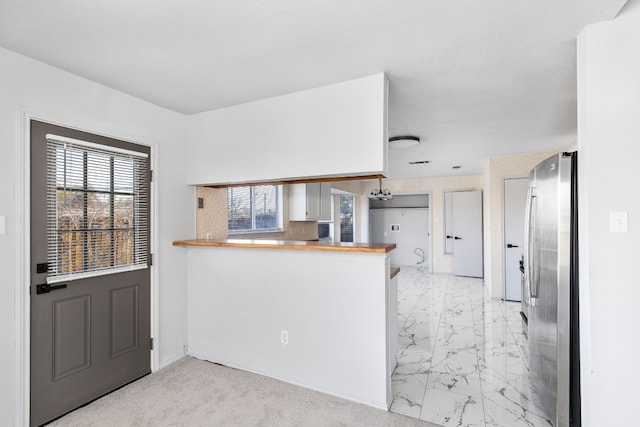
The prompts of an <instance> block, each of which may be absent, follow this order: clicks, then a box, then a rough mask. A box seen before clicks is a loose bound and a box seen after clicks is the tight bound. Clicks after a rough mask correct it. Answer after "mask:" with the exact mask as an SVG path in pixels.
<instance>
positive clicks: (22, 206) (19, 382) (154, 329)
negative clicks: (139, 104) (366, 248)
mask: <svg viewBox="0 0 640 427" xmlns="http://www.w3.org/2000/svg"><path fill="white" fill-rule="evenodd" d="M31 120H38V121H41V122H46V123H50V124H53V125H58V126H64V127H68V128H72V129H77V130H81V131H84V132H89V133H94V134H98V135H102V136H106V137H109V138H114V139H120V140H122V141H127V142H131V143H134V144H138V145H143V146H148V147H150V148H151V164H150V168H151V170H152V171H154V175H155V173H157V172H156V171H157V161H156V158H157V152H158V146H157V144H156V143H154V142H152V141H150V140H148V139H147V138H145V137H141V136H139V135H134V134H132V133H130V132H127V131H126V130H122V129H114V128H112V127H107V126H104V125H101V124H99V123H95V122H87V121H78V120H73V119H69V118H68V117H61V116H57V115H55V114H52V113H49V112H43V111H36V110H33V109H30V108H26V107H22V106H19V107H17V111H16V128H15V140H16V159H15V162H16V168H15V170H16V175H15V192H14V194H15V197H16V216H15V217H16V236H17V238H16V241H15V248H16V256H15V265H14V269H15V278H16V280H15V283H14V288H13V290H14V292H13V294H14V307H15V312H14V319H15V325H16V326H15V344H16V346H15V358H16V368H17V369H16V374H15V375H16V377H15V384H16V389H15V396H16V402H15V405H16V407H15V413H16V420H15V421H16V425H18V426H21V425H28V424H29V400H30V395H31V389H30V380H31V378H30V367H29V366H30V361H31V348H30V341H31V327H30V323H31V320H30V319H31V300H30V296H29V288H30V286H29V284H30V279H31V274H30V267H29V266H30V256H31V255H30V253H31V227H30V219H31V218H30V209H31V202H30V199H31V165H30V155H31V129H30V123H31ZM150 185H151V191H150V199H151V200H150V203H151V212H150V215H151V229H150V232H151V233H150V234H151V236H150V237H151V244H150V248H151V253H152V254H156V253H157V241H158V235H157V233H158V228H157V226H156V224H157V223H158V221H157V218H158V212H157V203H156V200H157V185H156V182H155V180H154V181H152V182H151V183H150ZM149 269H150V270H149V273H150V275H151V277H150V280H151V302H150V303H151V322H150V323H151V337H152V338H154V346H153V347H154V348H153V349H152V350H151V353H150V357H151V372H154V371H156V370H157V369H158V367H159V352H158V351H157V349H158V348H159V345H158V344H159V343H158V341H159V336H158V324H159V323H158V277H157V263H153V264H152V265H151V266H149Z"/></svg>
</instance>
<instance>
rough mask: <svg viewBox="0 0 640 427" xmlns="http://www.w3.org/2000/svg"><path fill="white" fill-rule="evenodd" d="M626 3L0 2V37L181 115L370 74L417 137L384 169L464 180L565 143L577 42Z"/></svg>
mask: <svg viewBox="0 0 640 427" xmlns="http://www.w3.org/2000/svg"><path fill="white" fill-rule="evenodd" d="M625 2H626V0H563V1H558V0H536V1H533V0H525V1H513V0H485V1H477V0H348V1H345V0H190V1H188V2H178V1H175V0H172V1H171V0H153V1H152V0H136V1H125V0H108V1H107V0H92V1H80V0H57V1H51V0H38V1H36V0H0V46H3V47H6V48H8V49H10V50H13V51H16V52H18V53H22V54H24V55H26V56H29V57H32V58H35V59H37V60H40V61H43V62H45V63H48V64H51V65H53V66H56V67H59V68H61V69H64V70H67V71H69V72H72V73H74V74H77V75H80V76H83V77H85V78H88V79H91V80H94V81H96V82H99V83H102V84H104V85H106V86H109V87H112V88H115V89H118V90H121V91H123V92H126V93H129V94H131V95H134V96H136V97H139V98H141V99H144V100H147V101H149V102H151V103H154V104H156V105H159V106H163V107H166V108H168V109H171V110H175V111H177V112H181V113H184V114H191V113H197V112H202V111H207V110H212V109H216V108H220V107H225V106H230V105H235V104H240V103H244V102H249V101H253V100H257V99H262V98H267V97H271V96H276V95H281V94H285V93H289V92H295V91H298V90H303V89H309V88H313V87H318V86H322V85H326V84H331V83H337V82H341V81H345V80H350V79H354V78H358V77H363V76H367V75H370V74H374V73H377V72H381V71H383V72H385V73H387V75H388V77H389V81H390V105H389V108H390V109H389V133H390V136H394V135H399V134H413V135H416V136H419V137H420V138H421V139H422V141H423V143H422V144H421V145H420V146H418V147H414V148H409V149H406V150H403V151H400V150H392V151H390V174H389V175H390V177H392V178H400V177H428V176H443V175H453V174H456V175H461V174H476V173H481V172H482V170H483V168H484V166H485V164H486V160H487V158H488V157H490V156H500V155H508V154H516V153H524V152H534V151H546V150H551V149H555V148H561V147H565V146H567V145H570V144H572V143H573V142H575V139H576V70H575V63H576V36H577V35H578V34H579V32H580V30H581V29H582V28H583V27H584V26H585V25H586V24H589V23H592V22H597V21H602V20H607V19H612V18H613V17H615V15H616V14H617V13H618V12H619V10H620V9H621V8H622V6H623V5H624V3H625ZM411 160H430V161H431V163H430V164H428V165H421V166H409V165H408V164H407V162H408V161H411ZM453 165H461V166H462V168H461V169H459V170H456V171H454V170H452V169H451V167H452V166H453Z"/></svg>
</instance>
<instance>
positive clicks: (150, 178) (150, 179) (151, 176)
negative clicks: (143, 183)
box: [149, 169, 153, 182]
mask: <svg viewBox="0 0 640 427" xmlns="http://www.w3.org/2000/svg"><path fill="white" fill-rule="evenodd" d="M149 182H153V170H151V169H149Z"/></svg>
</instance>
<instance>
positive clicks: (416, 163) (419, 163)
mask: <svg viewBox="0 0 640 427" xmlns="http://www.w3.org/2000/svg"><path fill="white" fill-rule="evenodd" d="M427 163H431V160H416V161H415V162H409V164H410V165H426V164H427Z"/></svg>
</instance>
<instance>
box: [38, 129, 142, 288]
mask: <svg viewBox="0 0 640 427" xmlns="http://www.w3.org/2000/svg"><path fill="white" fill-rule="evenodd" d="M46 140H47V234H48V239H47V240H48V258H49V260H48V261H49V277H48V279H47V281H48V282H56V281H62V280H73V279H78V278H82V277H89V276H95V275H101V274H111V273H116V272H119V271H128V270H132V269H138V268H145V267H147V262H148V258H149V255H148V254H149V158H148V154H146V153H142V152H137V151H132V150H127V149H122V148H117V147H110V146H105V145H100V144H94V143H91V142H87V141H80V140H76V139H71V138H66V137H61V136H57V135H51V134H48V135H47V136H46Z"/></svg>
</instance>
